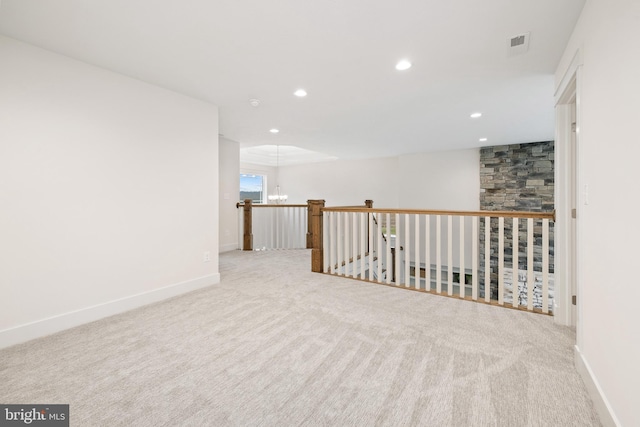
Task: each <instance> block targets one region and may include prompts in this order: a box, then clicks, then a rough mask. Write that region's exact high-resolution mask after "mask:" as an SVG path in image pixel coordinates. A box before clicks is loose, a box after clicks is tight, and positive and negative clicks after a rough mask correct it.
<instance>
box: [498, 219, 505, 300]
mask: <svg viewBox="0 0 640 427" xmlns="http://www.w3.org/2000/svg"><path fill="white" fill-rule="evenodd" d="M498 304H500V305H504V217H499V218H498Z"/></svg>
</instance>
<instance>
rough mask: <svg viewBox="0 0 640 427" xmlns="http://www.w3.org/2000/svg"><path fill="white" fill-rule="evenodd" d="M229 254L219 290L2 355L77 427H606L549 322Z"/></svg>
mask: <svg viewBox="0 0 640 427" xmlns="http://www.w3.org/2000/svg"><path fill="white" fill-rule="evenodd" d="M309 258H310V252H309V251H306V250H298V251H271V252H240V251H234V252H229V253H225V254H221V258H220V270H221V274H222V282H221V284H220V285H216V286H213V287H211V288H208V289H203V290H200V291H196V292H193V293H190V294H188V295H184V296H181V297H177V298H174V299H171V300H167V301H164V302H161V303H158V304H154V305H150V306H147V307H143V308H141V309H137V310H134V311H130V312H128V313H125V314H122V315H118V316H114V317H111V318H108V319H104V320H101V321H98V322H94V323H91V324H88V325H84V326H81V327H78V328H75V329H72V330H69V331H66V332H62V333H59V334H56V335H52V336H50V337H46V338H42V339H39V340H35V341H31V342H28V343H25V344H22V345H18V346H15V347H12V348H8V349H4V350H0V402H1V403H69V404H70V405H71V406H70V409H71V425H72V426H94V425H95V426H159V425H167V426H180V425H190V426H298V425H306V426H369V425H383V426H405V425H406V426H494V425H499V426H510V427H512V426H598V425H600V423H599V421H598V418H597V415H596V413H595V410H594V408H593V407H592V404H591V402H590V400H589V398H588V396H587V394H586V390H585V387H584V385H583V383H582V381H581V379H580V377H579V376H578V373H577V372H576V370H575V368H574V366H573V350H572V345H573V343H574V341H575V334H574V332H573V331H572V330H571V329H569V328H565V327H560V326H557V325H555V324H554V323H553V319H552V318H551V317H547V316H543V315H536V314H530V313H524V312H518V311H514V310H507V309H502V308H498V307H491V306H487V305H483V304H475V303H472V302H468V301H459V300H455V299H450V298H445V297H439V296H435V295H428V294H421V293H416V292H410V291H405V290H401V289H394V288H390V287H386V286H380V285H374V284H368V283H364V282H359V281H354V280H348V279H342V278H337V277H331V276H327V275H322V274H314V273H311V272H310V271H309V269H310V259H309Z"/></svg>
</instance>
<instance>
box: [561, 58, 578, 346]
mask: <svg viewBox="0 0 640 427" xmlns="http://www.w3.org/2000/svg"><path fill="white" fill-rule="evenodd" d="M581 81H582V57H581V52H580V51H577V52H576V54H575V56H574V58H573V60H572V62H571V65H570V66H569V68H568V69H567V72H566V73H565V75H564V77H563V79H562V80H561V82H560V84H559V85H558V86H557V90H556V93H555V105H556V141H555V150H554V151H555V207H556V223H555V242H554V243H555V263H556V265H555V270H554V272H555V274H554V275H555V287H556V289H555V306H554V318H555V321H556V323H560V324H563V325H567V326H575V327H576V332H577V337H576V338H577V340H578V343H579V342H580V341H581V339H580V329H581V328H580V319H581V310H580V307H581V305H580V223H581V221H580V205H581V202H582V198H581V197H580V196H581V195H580V188H581V184H580V125H581V89H580V85H581ZM574 109H575V113H574ZM574 120H575V132H574V130H573V123H574ZM572 138H575V151H574V152H573V154H572V150H571V143H572ZM572 181H573V186H572ZM572 189H573V191H572ZM572 192H573V197H572ZM572 198H573V199H574V200H575V206H572V203H571V201H572ZM573 208H576V209H577V215H576V219H575V228H573V229H572V227H573V224H572V209H573ZM572 284H573V285H574V286H573V287H575V288H574V289H572ZM574 295H575V296H576V300H577V301H576V305H575V307H574V306H573V303H572V297H573V296H574Z"/></svg>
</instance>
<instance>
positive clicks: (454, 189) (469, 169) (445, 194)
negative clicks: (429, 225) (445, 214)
mask: <svg viewBox="0 0 640 427" xmlns="http://www.w3.org/2000/svg"><path fill="white" fill-rule="evenodd" d="M398 174H399V182H400V183H404V185H401V186H400V188H398V197H399V204H400V206H401V207H402V208H406V209H438V210H439V209H447V210H473V211H476V210H478V209H479V207H480V150H479V149H477V148H474V149H469V150H456V151H443V152H436V153H416V154H411V155H404V156H400V158H399V164H398Z"/></svg>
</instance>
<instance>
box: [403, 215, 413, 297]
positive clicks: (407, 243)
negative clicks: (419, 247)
mask: <svg viewBox="0 0 640 427" xmlns="http://www.w3.org/2000/svg"><path fill="white" fill-rule="evenodd" d="M410 221H411V217H410V215H409V214H405V215H404V250H405V252H404V256H403V259H404V286H405V287H410V286H411V258H412V257H411V252H412V251H411V222H410Z"/></svg>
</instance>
